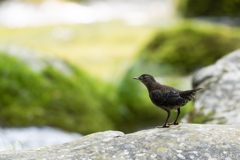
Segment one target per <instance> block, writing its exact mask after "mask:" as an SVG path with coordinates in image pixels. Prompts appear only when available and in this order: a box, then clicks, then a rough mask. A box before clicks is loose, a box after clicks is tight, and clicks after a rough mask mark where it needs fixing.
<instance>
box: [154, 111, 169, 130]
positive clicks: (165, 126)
mask: <svg viewBox="0 0 240 160" xmlns="http://www.w3.org/2000/svg"><path fill="white" fill-rule="evenodd" d="M165 111H167V113H168V116H167V119H166V121H165V124H164V125H163V126H157V127H156V128H168V127H169V126H167V122H168V118H169V117H170V115H171V112H170V110H165Z"/></svg>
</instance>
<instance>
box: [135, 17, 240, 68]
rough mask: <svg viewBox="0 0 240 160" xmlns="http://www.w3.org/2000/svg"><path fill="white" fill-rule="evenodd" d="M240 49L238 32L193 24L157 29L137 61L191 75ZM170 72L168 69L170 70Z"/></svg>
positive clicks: (189, 22)
mask: <svg viewBox="0 0 240 160" xmlns="http://www.w3.org/2000/svg"><path fill="white" fill-rule="evenodd" d="M239 47H240V30H239V29H236V28H230V27H226V26H220V25H209V24H207V23H197V22H193V21H187V22H184V23H182V24H180V25H178V26H176V27H173V28H169V29H164V30H160V31H159V32H158V33H157V34H156V36H155V37H154V38H153V39H152V40H151V41H150V43H149V44H148V45H147V46H146V47H145V48H144V49H143V50H142V52H141V53H140V59H142V60H143V61H144V63H146V62H155V63H158V64H160V65H162V66H163V67H164V66H172V70H175V71H178V72H181V73H190V72H192V71H194V70H195V69H197V68H200V67H203V66H207V65H210V64H212V63H215V61H216V60H217V59H219V58H220V57H222V56H223V55H225V54H228V53H229V52H231V51H234V50H236V49H237V48H239ZM169 71H171V70H169Z"/></svg>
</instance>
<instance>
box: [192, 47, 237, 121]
mask: <svg viewBox="0 0 240 160" xmlns="http://www.w3.org/2000/svg"><path fill="white" fill-rule="evenodd" d="M193 87H194V88H195V87H202V88H204V90H202V91H201V92H199V93H198V94H197V97H196V100H195V111H194V112H195V113H194V114H193V115H194V116H196V115H201V116H203V117H206V119H205V120H204V121H205V122H206V123H214V124H216V123H219V124H239V123H240V114H239V113H240V107H239V106H240V50H237V51H234V52H232V53H230V54H228V55H226V56H224V57H223V58H221V59H220V60H218V61H217V62H216V63H215V64H214V65H211V66H208V67H205V68H203V69H201V70H199V71H198V72H196V74H195V75H194V76H193Z"/></svg>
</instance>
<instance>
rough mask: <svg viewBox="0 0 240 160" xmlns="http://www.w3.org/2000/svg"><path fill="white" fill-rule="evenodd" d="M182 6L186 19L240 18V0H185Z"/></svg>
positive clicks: (181, 9) (181, 10)
mask: <svg viewBox="0 0 240 160" xmlns="http://www.w3.org/2000/svg"><path fill="white" fill-rule="evenodd" d="M180 4H181V5H180V12H181V13H182V14H183V15H184V16H186V17H199V16H221V17H223V16H224V17H225V16H229V17H239V16H240V10H239V8H240V0H233V1H229V0H217V1H216V0H184V1H181V2H180Z"/></svg>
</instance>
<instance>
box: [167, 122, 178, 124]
mask: <svg viewBox="0 0 240 160" xmlns="http://www.w3.org/2000/svg"><path fill="white" fill-rule="evenodd" d="M168 125H179V122H174V123H168Z"/></svg>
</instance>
